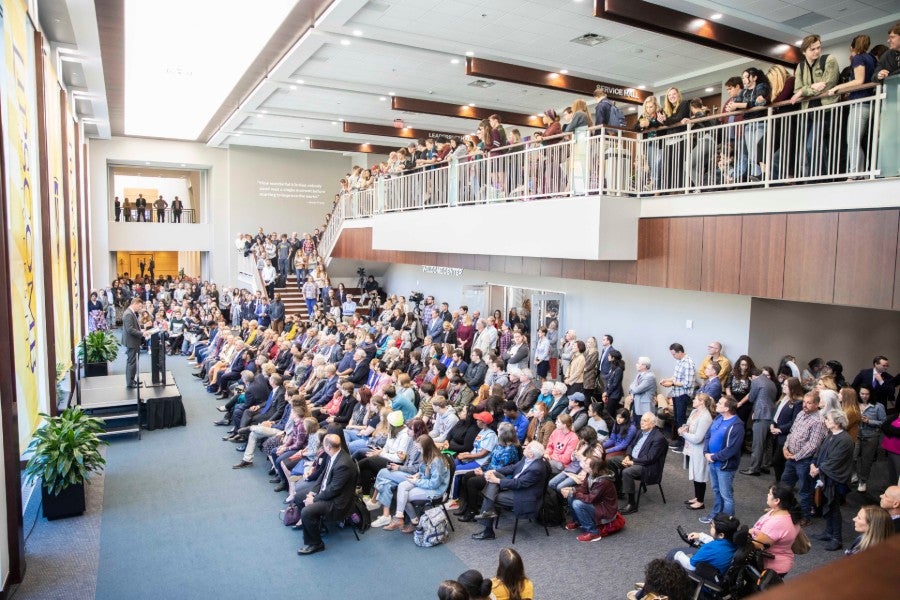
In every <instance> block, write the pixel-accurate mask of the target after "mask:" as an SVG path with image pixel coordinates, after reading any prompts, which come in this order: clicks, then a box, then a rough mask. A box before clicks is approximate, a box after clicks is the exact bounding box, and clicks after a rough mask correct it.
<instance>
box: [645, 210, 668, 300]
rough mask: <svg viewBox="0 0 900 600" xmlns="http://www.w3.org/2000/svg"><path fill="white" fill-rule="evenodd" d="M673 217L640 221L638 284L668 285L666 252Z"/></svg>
mask: <svg viewBox="0 0 900 600" xmlns="http://www.w3.org/2000/svg"><path fill="white" fill-rule="evenodd" d="M669 221H671V219H641V220H640V221H639V222H638V259H637V284H638V285H652V286H656V287H666V253H667V252H668V249H669Z"/></svg>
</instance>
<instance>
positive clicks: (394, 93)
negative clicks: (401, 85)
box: [388, 92, 396, 96]
mask: <svg viewBox="0 0 900 600" xmlns="http://www.w3.org/2000/svg"><path fill="white" fill-rule="evenodd" d="M395 95H396V92H388V96H395Z"/></svg>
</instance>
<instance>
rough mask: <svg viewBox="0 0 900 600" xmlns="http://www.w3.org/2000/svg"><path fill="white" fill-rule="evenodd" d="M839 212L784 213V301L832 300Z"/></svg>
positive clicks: (824, 301)
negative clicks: (785, 217)
mask: <svg viewBox="0 0 900 600" xmlns="http://www.w3.org/2000/svg"><path fill="white" fill-rule="evenodd" d="M837 226H838V213H836V212H830V213H795V214H790V215H787V229H786V234H785V249H784V293H783V294H782V298H784V299H785V300H798V301H801V302H823V303H826V304H827V303H831V302H833V301H834V265H835V257H836V256H837Z"/></svg>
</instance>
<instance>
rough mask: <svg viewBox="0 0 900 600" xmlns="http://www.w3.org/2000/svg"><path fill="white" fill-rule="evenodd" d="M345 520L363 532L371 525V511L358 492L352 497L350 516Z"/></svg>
mask: <svg viewBox="0 0 900 600" xmlns="http://www.w3.org/2000/svg"><path fill="white" fill-rule="evenodd" d="M347 520H348V521H349V522H350V523H351V524H352V525H353V527H355V528H356V531H358V532H359V533H365V532H367V531H368V530H369V528H370V527H372V513H371V512H369V509H368V508H367V507H366V503H365V502H364V501H363V499H362V497H361V496H360V495H359V494H356V497H355V498H354V499H353V508H352V509H351V510H350V516H348V517H347Z"/></svg>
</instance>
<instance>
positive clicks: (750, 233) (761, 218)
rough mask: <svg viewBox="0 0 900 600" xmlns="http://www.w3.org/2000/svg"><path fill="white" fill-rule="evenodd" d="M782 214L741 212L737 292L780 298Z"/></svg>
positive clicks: (783, 231) (782, 255)
mask: <svg viewBox="0 0 900 600" xmlns="http://www.w3.org/2000/svg"><path fill="white" fill-rule="evenodd" d="M786 226H787V216H786V215H783V214H782V215H745V216H744V217H743V222H742V224H741V285H740V293H741V294H743V295H745V296H759V297H761V298H781V295H782V292H783V289H784V239H785V238H784V236H785V228H786Z"/></svg>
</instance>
